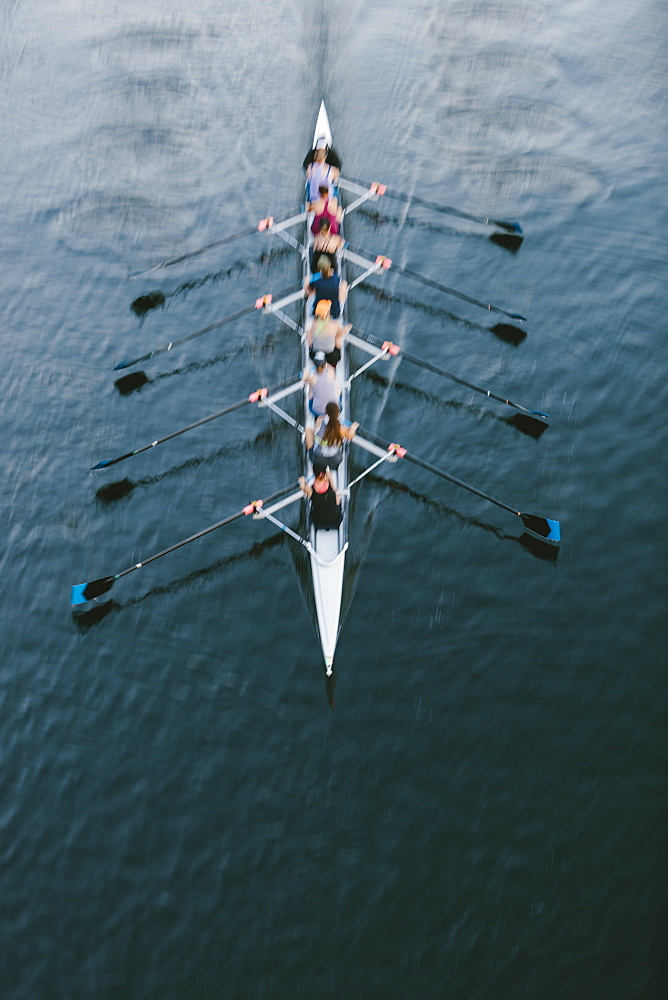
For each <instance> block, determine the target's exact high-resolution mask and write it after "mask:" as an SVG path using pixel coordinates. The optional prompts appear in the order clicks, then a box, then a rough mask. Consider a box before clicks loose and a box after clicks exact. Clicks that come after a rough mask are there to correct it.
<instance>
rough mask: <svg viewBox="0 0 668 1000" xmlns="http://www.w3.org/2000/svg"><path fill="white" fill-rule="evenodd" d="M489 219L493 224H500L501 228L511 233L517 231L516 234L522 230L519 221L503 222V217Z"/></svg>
mask: <svg viewBox="0 0 668 1000" xmlns="http://www.w3.org/2000/svg"><path fill="white" fill-rule="evenodd" d="M489 221H490V222H493V223H494V225H495V226H501V228H502V229H508V230H509V231H510V232H511V233H517V235H518V236H519V235H520V233H523V232H524V230H523V229H522V227H521V226H520V224H519V222H504V221H503V219H490V220H489Z"/></svg>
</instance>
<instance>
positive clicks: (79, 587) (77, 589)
mask: <svg viewBox="0 0 668 1000" xmlns="http://www.w3.org/2000/svg"><path fill="white" fill-rule="evenodd" d="M293 489H294V486H293V485H290V486H286V487H285V489H282V490H279V491H278V493H274V494H272V496H270V497H267V498H266V499H265V500H255V501H253V502H252V503H249V504H247V505H246V506H245V507H242V509H241V510H238V511H236V513H234V514H230V515H229V516H228V517H224V518H223V520H222V521H217V522H216V524H212V525H211V526H210V527H209V528H204V530H203V531H198V532H197V534H195V535H191V536H190V538H184V539H183V541H181V542H177V543H176V544H175V545H170V547H169V548H168V549H163V550H162V552H157V553H156V554H155V555H153V556H149V557H148V559H144V560H143V562H139V563H136V564H135V565H134V566H129V567H128V569H124V570H121V572H120V573H115V574H114V576H103V577H102V578H101V579H100V580H91V581H90V582H88V583H76V584H75V585H74V586H73V587H72V592H71V596H70V604H72V605H74V607H76V606H77V605H79V604H86V602H87V601H92V600H94V599H95V598H96V597H101V596H102V594H106V593H108V591H110V590H111V588H112V587H113V585H114V584H115V582H116V580H120V578H121V577H122V576H127V575H128V573H134V571H135V570H136V569H141V568H142V566H147V565H148V564H149V563H150V562H154V561H155V560H156V559H160V558H161V556H166V555H168V553H170V552H174V551H175V550H176V549H180V548H181V547H182V546H183V545H188V544H189V543H190V542H194V541H195V540H196V539H198V538H203V537H204V535H208V534H210V532H212V531H216V530H217V529H218V528H222V527H223V525H225V524H230V523H231V522H232V521H237V520H238V519H239V518H240V517H243V516H244V515H245V514H253V513H255V511H256V510H257V509H258V508H260V507H262V506H263V504H265V503H270V502H272V501H273V500H278V499H279V498H280V497H282V496H285V494H286V493H289V492H290V491H291V490H293Z"/></svg>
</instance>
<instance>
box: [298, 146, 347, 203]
mask: <svg viewBox="0 0 668 1000" xmlns="http://www.w3.org/2000/svg"><path fill="white" fill-rule="evenodd" d="M338 179H339V170H338V168H337V167H333V166H332V165H331V163H327V150H326V149H325V148H324V147H322V148H321V149H316V151H315V153H314V156H313V162H312V163H309V165H308V166H307V168H306V180H307V182H308V197H309V201H315V199H316V198H317V197H318V189H319V188H320V187H322V186H324V187H325V188H326V189H327V193H328V194H333V193H334V188H335V187H336V182H337V181H338Z"/></svg>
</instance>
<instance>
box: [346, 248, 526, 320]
mask: <svg viewBox="0 0 668 1000" xmlns="http://www.w3.org/2000/svg"><path fill="white" fill-rule="evenodd" d="M349 249H350V250H352V251H354V252H355V253H359V254H364V255H366V256H367V257H368V256H370V254H369V251H368V250H360V249H358V248H356V247H351V246H349ZM391 263H392V267H393V268H394V270H395V271H398V272H399V274H405V275H406V277H407V278H414V279H415V281H421V282H422V284H423V285H428V286H429V288H436V289H437V290H438V291H439V292H445V294H446V295H454V296H455V297H456V298H458V299H462V300H463V301H464V302H470V303H471V304H472V305H474V306H480V308H481V309H487V311H488V312H495V313H500V315H501V316H508V317H509V318H510V319H518V320H519V321H520V322H521V323H526V316H522V314H521V313H512V312H506V310H505V309H500V308H499V306H493V305H490V304H489V303H488V302H481V301H480V299H473V298H471V296H470V295H465V294H464V292H458V291H457V290H456V289H455V288H449V287H448V286H447V285H441V284H440V283H439V282H438V281H432V279H431V278H425V277H424V275H422V274H418V272H417V271H411V270H409V269H408V268H407V267H401V266H400V265H399V264H395V263H394V261H392V262H391Z"/></svg>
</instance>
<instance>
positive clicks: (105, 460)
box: [90, 458, 114, 472]
mask: <svg viewBox="0 0 668 1000" xmlns="http://www.w3.org/2000/svg"><path fill="white" fill-rule="evenodd" d="M113 461H114V460H113V458H103V459H102V461H101V462H98V463H97V465H92V466H91V469H90V471H91V472H95V470H96V469H106V467H107V466H108V465H111V464H112V463H113Z"/></svg>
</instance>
